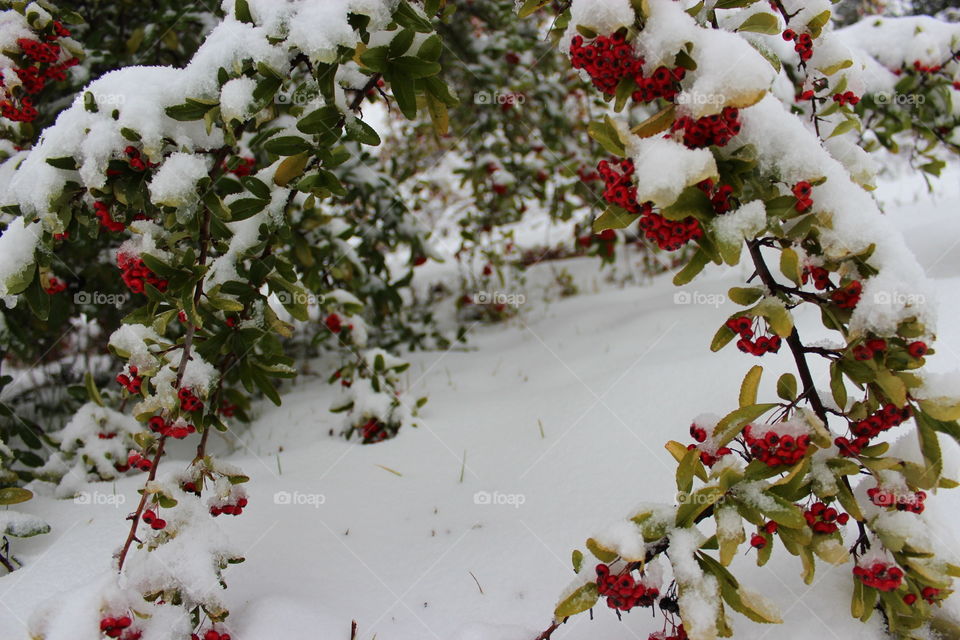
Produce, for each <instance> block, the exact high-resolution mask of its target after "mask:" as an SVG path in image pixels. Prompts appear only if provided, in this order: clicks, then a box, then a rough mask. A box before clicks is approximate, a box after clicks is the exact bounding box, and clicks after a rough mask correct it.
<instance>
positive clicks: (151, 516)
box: [140, 509, 167, 531]
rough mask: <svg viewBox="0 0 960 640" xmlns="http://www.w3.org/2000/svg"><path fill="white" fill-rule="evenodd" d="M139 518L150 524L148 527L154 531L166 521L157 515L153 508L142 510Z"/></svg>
mask: <svg viewBox="0 0 960 640" xmlns="http://www.w3.org/2000/svg"><path fill="white" fill-rule="evenodd" d="M140 519H141V520H143V522H144V523H145V524H148V525H150V528H151V529H153V530H154V531H160V530H161V529H164V528H166V526H167V521H166V520H164V519H163V518H161V517H159V516H158V515H157V514H156V512H155V511H154V510H153V509H147V510H146V511H144V512H143V515H142V516H140Z"/></svg>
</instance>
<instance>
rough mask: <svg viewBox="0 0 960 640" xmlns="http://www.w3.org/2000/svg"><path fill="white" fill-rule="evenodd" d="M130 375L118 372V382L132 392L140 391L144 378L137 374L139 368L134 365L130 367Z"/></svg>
mask: <svg viewBox="0 0 960 640" xmlns="http://www.w3.org/2000/svg"><path fill="white" fill-rule="evenodd" d="M129 371H130V375H127V374H125V373H120V374H117V383H118V384H120V386H122V387H123V388H124V389H126V390H127V391H128V392H130V393H132V394H138V393H140V387H142V386H143V378H141V377H140V376H139V375H137V371H138V370H137V368H136V367H135V366H133V365H131V366H130V368H129Z"/></svg>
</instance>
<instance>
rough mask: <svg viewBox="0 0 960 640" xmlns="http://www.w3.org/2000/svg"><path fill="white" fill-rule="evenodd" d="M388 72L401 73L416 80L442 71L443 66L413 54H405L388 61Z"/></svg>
mask: <svg viewBox="0 0 960 640" xmlns="http://www.w3.org/2000/svg"><path fill="white" fill-rule="evenodd" d="M387 69H388V72H390V73H400V74H403V75H405V76H408V77H410V78H413V79H414V80H418V79H420V78H429V77H430V76H435V75H437V74H438V73H440V70H441V69H442V67H441V66H440V64H439V63H437V62H428V61H427V60H421V59H420V58H414V57H413V56H403V57H401V58H397V59H396V60H391V61H390V62H389V63H388V67H387Z"/></svg>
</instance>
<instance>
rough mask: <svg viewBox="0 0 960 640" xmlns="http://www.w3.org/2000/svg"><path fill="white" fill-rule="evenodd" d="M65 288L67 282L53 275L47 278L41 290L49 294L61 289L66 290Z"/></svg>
mask: <svg viewBox="0 0 960 640" xmlns="http://www.w3.org/2000/svg"><path fill="white" fill-rule="evenodd" d="M66 289H67V283H66V282H64V281H63V280H61V279H60V278H57V277H54V276H50V278H48V279H47V286H45V287H44V288H43V290H44V291H46V292H47V294H49V295H51V296H53V295H56V294H58V293H61V292H62V291H66Z"/></svg>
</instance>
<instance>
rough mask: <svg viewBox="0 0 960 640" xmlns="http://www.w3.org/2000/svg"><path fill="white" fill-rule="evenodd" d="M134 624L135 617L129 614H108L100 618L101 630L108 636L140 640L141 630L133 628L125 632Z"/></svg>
mask: <svg viewBox="0 0 960 640" xmlns="http://www.w3.org/2000/svg"><path fill="white" fill-rule="evenodd" d="M132 624H133V619H132V618H131V617H130V616H128V615H123V616H118V617H113V616H107V617H106V618H102V619H101V620H100V631H101V632H102V633H103V634H104V635H105V636H107V637H108V638H121V640H138V638H140V635H141V632H140V631H136V630H133V629H131V630H130V631H127V633H126V634H124V631H125V630H126V629H128V628H129V627H130V625H132Z"/></svg>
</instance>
